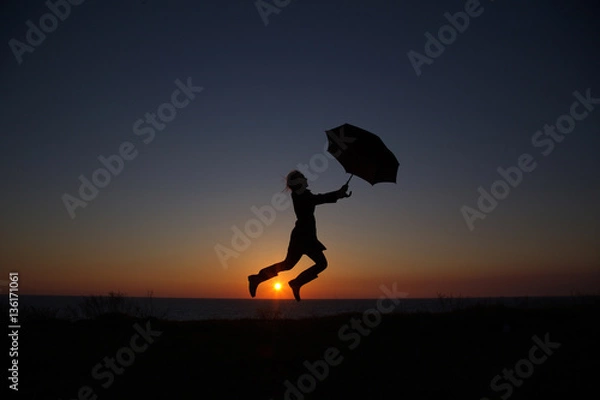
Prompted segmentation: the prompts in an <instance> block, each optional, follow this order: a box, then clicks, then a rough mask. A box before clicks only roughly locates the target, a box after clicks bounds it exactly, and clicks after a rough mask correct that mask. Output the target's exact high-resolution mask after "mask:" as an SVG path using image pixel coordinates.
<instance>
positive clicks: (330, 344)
mask: <svg viewBox="0 0 600 400" xmlns="http://www.w3.org/2000/svg"><path fill="white" fill-rule="evenodd" d="M588 300H589V299H587V300H586V302H585V304H578V303H574V304H573V305H572V306H570V307H560V308H547V309H533V308H529V309H519V308H511V307H506V306H502V305H493V304H492V305H486V304H482V303H480V304H478V305H476V306H469V307H457V309H456V310H454V311H449V312H445V313H430V312H428V313H410V314H388V315H383V316H382V319H381V323H380V324H379V325H377V326H375V327H372V328H369V329H368V331H369V332H368V334H365V335H363V334H359V336H358V337H359V338H360V342H359V343H358V345H357V346H356V347H355V348H354V349H351V348H350V344H351V343H352V340H350V339H348V338H347V337H346V338H344V337H342V336H341V335H340V330H341V328H342V327H345V326H350V324H351V321H352V320H353V319H354V320H360V321H362V318H363V315H362V314H360V313H358V314H357V313H351V314H345V315H337V316H331V317H321V318H306V319H286V318H283V317H282V316H281V315H280V314H270V313H267V314H265V315H264V318H262V319H260V318H259V319H256V318H254V319H245V320H212V321H183V322H182V321H168V320H158V319H152V320H151V322H150V324H151V328H152V329H153V330H157V331H161V332H162V334H161V336H160V337H158V338H156V340H155V342H154V343H152V344H151V345H149V346H148V348H147V349H146V350H145V351H144V352H142V353H140V354H137V355H136V358H135V362H134V363H133V364H132V365H131V366H127V367H126V368H124V372H123V373H122V374H115V381H114V384H113V385H112V386H110V387H109V388H107V389H104V388H102V387H101V386H100V382H101V381H100V380H97V379H94V378H93V377H92V375H91V371H92V369H93V368H94V366H96V365H97V364H98V363H99V362H102V360H104V359H105V357H109V358H110V357H113V358H115V357H116V354H117V353H118V352H119V350H120V349H122V348H124V347H127V346H129V345H130V343H131V338H132V337H133V336H134V335H135V334H136V333H137V332H138V331H137V330H136V329H135V328H134V324H136V323H137V324H139V326H141V327H145V326H146V324H147V323H148V322H147V321H148V320H147V319H145V318H139V317H134V316H131V315H129V316H127V317H125V315H126V314H121V311H123V310H128V308H127V306H122V305H121V304H123V303H122V300H121V299H120V297H119V296H116V297H115V296H113V298H112V299H111V298H110V296H109V298H108V299H102V300H99V299H94V300H88V301H87V302H86V303H85V304H84V306H85V307H84V308H83V309H82V311H87V312H89V314H87V315H88V316H89V317H94V318H88V319H80V320H76V321H69V320H52V319H39V320H37V321H32V322H30V323H28V324H27V325H26V329H23V330H22V338H21V339H22V340H21V343H22V349H21V351H22V352H21V353H20V361H19V362H20V363H22V365H27V373H26V374H23V377H22V381H21V390H20V391H21V394H23V395H24V396H25V397H27V396H29V397H30V398H33V396H37V398H64V399H67V398H69V399H70V398H77V395H76V394H77V391H78V390H79V388H80V387H82V386H83V385H89V386H90V387H92V388H93V389H94V390H95V393H96V394H98V396H99V398H110V399H115V400H118V399H130V398H144V399H165V398H174V399H197V398H210V399H242V398H243V399H265V400H266V399H270V398H273V399H283V398H284V397H283V396H284V392H285V390H286V387H285V386H284V383H285V381H286V380H289V381H290V382H294V384H296V383H297V380H298V378H299V377H301V376H302V375H303V374H307V373H308V372H307V368H306V366H305V365H304V363H305V361H306V362H308V363H315V362H318V361H319V360H323V358H324V354H325V352H326V351H327V350H328V349H331V348H336V349H338V350H339V352H340V353H339V354H340V356H341V357H342V358H343V360H342V362H341V364H340V365H338V366H331V367H329V371H328V376H327V377H326V379H323V380H322V381H321V380H316V385H315V389H314V391H312V392H311V393H310V394H308V395H305V397H304V398H305V399H338V398H361V399H388V398H410V399H434V398H457V399H458V398H477V399H479V398H482V397H489V398H490V399H496V398H499V397H498V396H497V393H495V392H493V391H492V390H491V388H490V381H491V379H492V378H494V376H496V375H497V374H502V371H503V369H504V368H507V369H514V367H515V363H516V362H518V361H519V360H521V359H523V358H526V357H528V355H529V350H530V348H531V346H532V345H533V342H532V337H533V336H534V335H537V336H538V337H540V338H543V337H544V335H545V334H546V333H548V334H549V335H550V338H551V340H552V341H556V342H559V343H561V347H560V348H559V349H558V350H556V351H555V354H554V355H552V356H551V357H548V360H547V361H546V362H544V363H543V364H542V365H538V366H535V371H534V372H533V374H532V375H531V377H530V378H527V379H525V380H524V383H523V384H522V386H520V387H518V388H515V389H514V393H513V394H512V396H511V400H512V399H524V398H583V394H584V393H586V392H587V391H590V390H592V389H594V388H595V381H596V375H597V367H598V364H597V361H595V360H598V359H599V357H600V350H599V348H598V346H597V344H596V343H597V338H598V337H600V328H599V327H598V324H596V321H595V319H596V315H598V311H600V304H599V303H597V302H595V303H594V302H591V303H590V302H589V301H588ZM581 303H583V301H582V302H581ZM106 311H108V314H107V313H106ZM133 311H135V309H134V310H133ZM111 312H117V313H118V314H116V315H121V316H123V317H122V318H107V317H106V316H107V315H109V316H110V315H113V314H110V313H111ZM49 315H51V314H49ZM103 316H104V317H103ZM363 327H365V325H364V324H363ZM353 332H356V331H353ZM494 395H496V397H494ZM291 398H294V397H291Z"/></svg>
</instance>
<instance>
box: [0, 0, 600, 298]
mask: <svg viewBox="0 0 600 400" xmlns="http://www.w3.org/2000/svg"><path fill="white" fill-rule="evenodd" d="M6 3H8V4H6ZM464 5H465V2H464V1H435V2H434V1H431V2H421V1H403V2H399V1H395V2H390V1H356V0H353V1H330V2H323V1H309V0H298V1H292V3H291V4H290V5H289V6H287V7H285V8H283V9H282V10H281V12H280V13H279V14H273V15H271V16H270V17H269V25H268V26H265V25H264V24H263V22H262V20H261V18H260V16H259V13H258V12H257V10H256V8H255V6H254V4H253V2H252V1H250V0H245V1H239V0H237V1H216V0H215V1H201V2H197V1H158V0H148V1H147V2H145V3H144V2H142V1H129V2H120V1H92V0H88V1H86V2H84V3H83V4H82V5H80V6H74V7H72V9H71V14H70V15H69V17H68V18H67V19H66V20H65V21H61V22H60V23H59V26H58V29H56V31H54V32H52V33H49V34H47V37H46V40H45V41H44V42H43V43H42V44H41V45H40V46H39V47H37V48H36V49H35V51H34V52H33V53H31V54H29V53H26V54H24V56H23V63H22V64H21V65H19V64H18V63H17V62H16V60H15V56H14V55H13V53H12V51H11V49H10V47H9V46H8V42H9V40H11V39H12V38H16V39H18V40H21V41H24V36H25V33H26V31H27V26H26V25H25V21H27V20H29V19H31V20H32V21H34V23H35V24H36V25H38V21H39V18H40V16H42V15H43V14H45V13H47V12H48V9H47V7H46V6H45V4H44V2H43V1H39V0H36V1H27V2H17V1H10V2H5V3H4V4H3V5H2V9H3V13H2V15H3V24H2V27H1V28H0V29H1V31H0V32H1V36H2V38H3V40H4V43H5V45H4V47H3V48H4V50H3V52H2V64H1V65H2V74H1V78H0V79H1V80H2V94H1V96H2V104H3V107H2V119H1V122H0V124H1V128H2V147H1V150H0V151H1V154H0V165H1V166H2V171H3V176H4V182H3V184H2V192H3V194H4V196H3V199H2V214H1V215H2V219H3V236H2V242H3V245H2V247H1V248H2V253H3V257H7V258H6V260H5V263H4V262H3V264H6V265H9V264H10V265H17V266H19V267H21V268H24V269H25V268H36V269H35V270H32V271H35V272H32V275H35V274H40V275H39V276H44V277H46V275H47V276H51V275H54V276H60V274H61V272H60V271H63V270H62V269H61V268H64V271H63V273H64V274H76V273H77V272H78V271H88V269H86V268H90V265H92V264H93V265H94V266H95V267H94V268H97V269H96V270H94V271H97V272H96V274H97V275H94V277H91V278H90V280H91V281H94V280H97V279H99V278H98V277H99V276H101V275H102V272H100V271H107V270H110V274H111V275H110V276H111V279H112V278H114V279H116V280H121V281H125V282H127V279H128V278H127V277H125V276H119V275H118V274H119V273H122V271H124V270H127V271H129V272H130V273H131V276H132V277H135V276H138V275H136V274H143V273H144V271H145V270H144V267H143V265H144V264H145V263H147V262H149V261H148V260H151V261H152V262H156V263H157V266H156V267H155V268H156V269H155V270H153V271H154V272H155V274H156V276H157V277H158V276H160V275H161V269H160V268H161V267H160V266H158V264H160V262H163V265H164V263H167V261H168V264H169V267H168V269H166V270H162V271H163V272H162V273H167V272H168V273H173V274H175V275H178V274H181V275H185V276H190V275H189V274H192V273H195V274H197V275H198V276H202V275H203V274H205V273H208V271H210V273H211V274H213V273H214V274H215V276H217V275H218V274H219V273H220V274H223V272H222V270H220V269H219V268H220V266H219V265H218V264H219V260H218V258H217V257H216V255H215V252H214V246H215V244H217V243H222V244H224V245H228V244H229V240H230V237H231V230H230V228H231V226H232V225H236V224H237V225H243V224H244V223H245V221H247V220H248V218H251V217H252V214H251V213H250V211H249V209H250V207H251V206H253V205H256V206H260V205H263V204H267V203H268V202H269V201H270V199H271V196H272V195H273V194H274V193H277V192H278V191H280V190H281V189H282V188H283V180H282V177H283V176H285V174H287V172H289V171H290V170H291V169H293V168H295V166H296V164H298V163H300V162H303V163H306V162H308V161H309V160H310V159H311V157H312V156H313V155H314V154H316V153H318V152H322V151H323V146H324V144H325V134H324V131H325V130H326V129H329V128H333V127H335V126H338V125H340V124H342V123H344V122H349V123H353V124H356V125H358V126H360V127H363V128H365V129H368V130H370V131H372V132H374V133H376V134H378V135H379V136H380V137H381V138H382V139H383V140H384V141H385V143H386V144H387V145H388V147H389V148H390V149H391V150H392V151H393V152H394V153H395V154H396V156H397V157H398V159H399V160H400V164H401V167H400V171H399V174H398V184H397V185H389V184H388V185H378V186H375V187H371V186H370V185H367V184H366V183H364V182H361V181H360V180H358V179H355V180H354V181H353V183H352V188H351V189H352V190H353V191H354V196H353V198H351V199H348V200H347V201H345V202H344V205H340V206H339V207H338V206H335V207H331V208H328V209H326V210H325V209H324V210H323V211H322V214H321V215H322V220H323V222H320V226H322V228H320V232H322V235H323V238H324V239H326V240H324V241H326V242H327V243H326V244H327V245H328V247H329V248H330V253H328V254H332V253H331V252H332V251H334V250H336V247H337V251H348V248H347V247H348V246H350V247H352V248H357V245H358V244H357V243H356V242H353V241H364V243H363V242H361V243H363V246H364V247H365V249H364V250H363V251H360V252H359V251H358V250H356V253H353V254H354V259H355V260H356V263H357V266H356V271H359V270H360V268H361V265H362V268H366V267H365V265H371V264H378V263H379V261H377V260H375V261H373V260H374V259H376V258H377V256H375V254H379V253H382V254H385V260H384V261H382V262H381V263H382V264H385V265H386V266H381V267H379V266H376V265H375V266H369V269H370V270H374V271H376V272H380V275H381V276H385V277H386V279H402V276H403V275H402V274H403V273H404V271H405V270H411V268H417V266H418V268H430V269H431V270H436V271H444V272H445V273H448V274H451V271H452V268H455V267H456V265H478V266H480V267H478V268H481V269H480V270H478V271H479V273H481V274H484V275H485V273H486V271H489V270H490V268H491V267H489V265H488V266H484V264H486V261H485V260H493V264H494V265H496V264H502V263H504V264H503V265H504V266H503V267H498V266H495V267H494V268H499V269H498V271H496V272H498V273H501V271H502V269H503V268H506V264H511V265H514V264H515V263H519V262H522V263H523V264H527V266H528V268H529V267H530V266H532V265H533V266H534V267H536V268H543V266H544V265H548V263H552V262H553V261H552V260H554V262H556V263H557V264H560V265H562V267H561V268H565V271H567V270H568V266H567V265H565V264H567V263H568V260H572V261H573V263H574V264H577V265H578V266H581V267H582V268H583V267H585V268H588V270H587V271H588V272H589V270H590V269H591V270H595V271H598V266H599V265H600V254H599V253H598V250H597V248H598V247H600V246H598V245H599V244H600V243H599V242H598V221H599V216H600V213H599V211H598V210H597V204H598V203H599V201H600V191H599V189H598V188H599V187H600V185H599V183H600V179H599V173H598V172H599V171H600V168H599V167H600V159H599V157H598V152H599V151H600V130H599V129H598V128H599V126H600V105H599V106H598V107H597V108H596V109H595V110H594V111H592V112H590V113H589V115H588V117H587V118H586V119H584V120H583V121H581V122H578V123H577V125H576V128H575V130H574V131H573V133H571V134H570V135H569V136H568V137H567V138H566V139H565V140H564V141H563V142H562V143H559V144H557V146H556V148H555V150H554V152H553V153H552V154H551V155H549V156H547V157H543V156H541V155H540V152H539V149H535V148H534V147H533V146H532V144H531V138H532V135H533V134H534V133H535V131H537V130H538V129H541V128H543V126H544V124H546V123H550V124H554V123H555V121H556V119H557V118H558V117H559V116H560V115H561V114H564V113H567V112H568V111H569V107H570V105H571V104H572V103H573V101H574V100H575V99H574V97H573V95H572V92H574V91H576V90H577V91H580V92H581V93H585V91H586V90H587V89H588V88H590V89H591V93H592V96H593V97H596V98H598V97H600V77H599V74H598V71H600V55H599V54H600V53H599V52H598V49H599V48H600V36H599V35H598V33H599V32H598V13H597V12H596V11H595V8H597V5H596V3H595V2H593V1H578V2H575V3H573V2H567V1H562V2H559V1H552V2H543V3H538V2H536V3H530V2H519V1H495V2H491V1H482V2H481V6H482V7H483V9H484V12H483V13H482V14H481V15H480V16H479V17H477V18H473V19H471V20H470V24H469V27H468V29H467V30H466V31H465V32H464V33H462V34H459V35H458V37H457V39H456V40H455V41H454V43H452V44H451V45H449V46H447V48H446V49H445V51H444V53H443V54H442V55H441V56H440V57H439V58H437V59H435V60H434V62H433V64H432V65H425V66H424V67H423V73H422V75H421V76H420V77H417V76H416V74H415V72H414V70H413V68H412V66H411V64H410V62H409V60H408V57H407V52H409V51H410V50H415V51H418V52H420V53H423V47H424V44H425V40H426V39H425V36H424V34H425V32H431V33H434V34H436V33H437V30H438V29H439V27H441V26H442V25H444V24H446V23H447V21H446V20H445V18H444V16H443V15H444V13H445V12H451V13H455V12H457V11H461V10H463V9H464ZM188 77H191V79H192V82H193V84H194V85H197V86H202V87H203V88H204V90H203V92H202V93H199V94H198V95H197V97H196V98H195V99H194V100H193V101H192V102H191V103H190V105H188V106H187V107H186V108H183V109H181V110H179V111H178V115H177V116H176V118H175V119H174V120H173V121H172V122H170V123H169V124H168V126H167V127H166V129H165V130H163V131H162V132H157V135H156V137H155V140H154V141H152V142H151V143H149V144H147V145H145V144H144V143H143V142H142V140H141V137H138V136H135V135H134V134H133V131H132V125H133V123H134V122H135V121H136V120H138V119H139V118H143V117H144V114H145V113H146V112H156V109H157V107H158V106H159V105H160V104H162V103H164V102H166V101H169V100H170V96H171V93H172V92H173V90H175V89H176V86H175V84H174V81H175V80H176V79H180V80H182V81H186V80H187V78H188ZM125 141H130V142H132V143H134V145H135V146H136V148H137V150H138V151H139V154H138V156H137V158H136V159H134V160H132V161H130V162H127V163H126V164H125V168H124V170H123V173H122V174H120V175H119V176H117V177H115V178H113V181H112V182H111V183H110V185H109V186H108V187H106V188H105V189H102V190H101V192H100V194H99V196H98V197H97V198H96V199H95V200H93V201H92V202H91V203H90V204H89V205H88V207H87V208H85V209H78V210H77V218H76V219H75V220H71V218H70V217H69V215H68V213H67V211H66V210H65V207H64V206H63V204H62V201H61V196H62V195H63V194H64V193H70V194H72V195H76V194H77V189H78V187H79V183H78V176H79V175H80V174H84V175H86V176H87V177H90V176H91V174H92V172H93V171H94V170H95V169H96V168H98V167H100V164H99V162H98V160H97V157H98V156H100V155H104V156H108V155H110V154H113V153H115V152H116V151H117V149H118V147H119V145H120V144H121V143H123V142H125ZM522 153H531V154H532V155H534V156H535V159H536V161H538V167H537V169H536V170H535V171H533V172H532V173H530V174H528V175H526V176H525V177H524V180H523V182H522V184H521V185H520V186H519V187H518V188H516V189H514V190H513V191H512V192H511V194H510V195H509V197H508V198H507V199H505V200H503V201H502V202H501V203H500V205H499V206H498V208H497V209H496V210H495V211H494V212H493V213H492V214H490V216H489V217H487V218H486V219H485V220H483V221H481V220H480V221H477V222H476V223H475V224H476V227H477V228H476V229H475V231H473V232H470V231H469V230H468V228H467V226H466V223H465V221H464V219H463V217H462V215H461V213H460V211H459V210H460V208H461V207H462V206H463V205H468V206H471V207H475V203H476V200H477V196H478V194H477V188H478V187H479V186H483V187H485V188H488V189H489V186H490V185H491V184H492V183H493V182H494V181H495V180H496V179H498V174H497V173H496V168H497V167H499V166H503V167H508V166H511V165H515V163H516V159H517V157H518V156H519V155H520V154H522ZM346 177H347V175H346V174H345V173H344V171H343V169H342V168H341V167H340V166H339V165H337V164H336V163H335V162H333V161H330V166H329V168H328V169H327V170H326V171H325V172H324V173H323V174H322V176H320V177H319V179H317V180H316V181H314V182H312V184H311V187H312V188H313V191H315V192H322V191H328V190H333V189H337V188H338V187H339V186H340V185H341V184H342V183H343V182H344V181H345V179H346ZM282 215H283V217H282V218H279V219H278V220H277V221H276V223H275V224H273V226H272V227H269V228H268V229H267V231H266V233H265V235H264V237H263V238H259V239H257V240H256V241H255V243H254V244H253V251H254V250H256V251H257V252H258V253H256V254H255V253H250V252H248V253H247V254H244V255H243V256H241V257H240V258H239V259H237V260H233V259H232V263H231V264H232V266H234V265H235V266H236V267H237V270H236V272H235V273H233V272H229V273H227V274H229V275H227V278H223V275H218V277H215V278H214V279H215V282H222V281H220V280H219V279H222V280H225V279H230V280H236V282H237V281H239V282H241V285H244V279H245V278H244V276H245V275H246V274H247V273H249V272H251V271H254V270H256V269H257V268H259V267H261V266H262V264H263V263H265V262H271V261H269V260H272V262H275V261H277V258H279V257H280V256H282V255H283V252H284V250H285V247H286V245H287V237H288V234H289V230H290V229H291V226H292V224H293V215H292V213H291V210H288V211H287V212H285V213H283V214H282ZM336 227H338V228H336ZM339 227H343V229H342V231H343V232H342V233H340V229H339ZM346 228H348V229H346ZM336 229H337V230H336ZM350 231H352V232H354V233H352V234H350V233H348V232H350ZM336 236H337V237H340V236H341V237H342V239H340V240H337V239H336ZM365 237H368V238H369V240H365ZM342 243H343V245H342ZM561 246H564V247H561ZM572 246H575V247H572ZM342 247H343V249H342ZM367 247H368V249H367ZM35 249H37V250H35ZM74 249H77V250H76V251H75V250H74ZM259 249H264V251H265V252H266V253H264V254H263V253H260V250H259ZM331 249H333V250H331ZM517 249H518V250H517ZM549 249H553V250H554V252H555V253H551V254H549V253H548V251H549ZM34 250H35V251H34ZM74 253H77V254H74ZM107 254H108V255H107ZM260 254H263V255H264V257H263V258H260V256H259V255H260ZM576 255H578V256H576ZM28 257H29V258H28ZM103 257H105V258H103ZM332 257H334V258H335V256H334V255H333V254H332ZM382 257H383V256H382ZM504 257H506V258H504ZM574 257H575V258H577V257H580V259H574ZM273 258H275V259H273ZM33 260H37V261H35V262H34V261H33ZM44 260H52V261H44ZM444 260H448V262H447V263H445V262H444ZM115 262H117V263H120V264H119V267H118V268H117V267H114V268H116V269H115V270H111V268H113V267H110V266H112V265H114V264H115ZM34 264H35V265H34ZM392 264H393V265H395V267H391V266H389V265H392ZM398 265H402V267H399V266H398ZM133 266H135V267H133ZM127 268H130V269H129V270H128V269H127ZM178 268H180V269H178ZM377 268H381V270H378V269H377ZM403 268H404V269H403ZM473 268H476V267H473ZM486 268H487V269H486ZM515 268H516V267H515ZM532 268H533V267H532ZM51 271H52V273H51ZM191 271H194V272H191ZM215 271H216V272H215ZM44 274H46V275H44ZM186 274H188V275H186ZM357 274H358V273H357ZM84 275H85V274H82V276H84ZM358 275H360V274H358ZM358 275H357V276H358ZM127 276H129V275H127ZM32 279H33V278H32ZM56 279H57V281H56V282H58V280H59V278H56ZM82 279H83V278H82ZM131 279H134V278H131ZM157 279H159V278H157ZM56 282H54V283H51V284H50V286H52V285H54V286H52V287H57V288H58V287H61V286H60V284H59V283H56ZM149 282H152V281H151V280H150V281H149ZM151 284H152V283H148V285H151ZM107 285H108V284H107ZM84 286H86V287H90V288H94V290H96V289H97V290H103V289H104V287H101V288H99V287H95V286H93V285H91V284H89V283H85V285H84ZM156 286H157V287H160V285H159V284H157V285H156ZM107 287H108V286H107ZM124 287H126V288H128V287H131V286H127V285H126V284H125V285H124ZM173 287H176V285H174V286H173ZM524 287H525V289H523V291H527V290H528V289H527V287H526V286H524ZM34 289H35V290H38V291H40V289H39V288H34V287H33V284H32V288H31V290H32V291H34ZM57 290H58V289H57ZM90 290H92V289H90ZM135 290H137V289H136V288H134V289H131V291H135ZM174 290H175V289H173V288H171V287H169V288H165V289H164V291H165V292H167V293H165V294H169V295H172V294H173V291H174ZM41 291H43V290H41ZM189 291H193V290H192V289H189ZM533 292H535V290H533V289H532V290H531V293H533ZM186 293H188V292H186ZM210 293H213V292H210ZM227 293H228V294H230V292H227ZM344 293H345V292H344ZM536 293H537V292H536ZM201 294H202V293H201ZM241 295H243V294H241Z"/></svg>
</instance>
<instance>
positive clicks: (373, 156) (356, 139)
mask: <svg viewBox="0 0 600 400" xmlns="http://www.w3.org/2000/svg"><path fill="white" fill-rule="evenodd" d="M326 133H327V139H328V141H329V145H328V147H327V151H328V152H329V153H331V154H332V155H333V156H334V157H335V158H336V159H337V160H338V161H339V162H340V164H342V167H344V169H345V170H346V172H347V173H349V174H352V176H354V175H356V176H359V177H361V178H363V179H364V180H365V181H367V182H369V183H370V184H371V185H374V184H376V183H379V182H392V183H396V175H397V174H398V166H399V165H400V163H399V162H398V159H396V156H395V155H394V153H392V152H391V151H390V150H389V149H388V148H387V147H386V146H385V144H384V143H383V141H382V140H381V139H380V138H379V136H377V135H375V134H373V133H371V132H369V131H366V130H364V129H362V128H359V127H357V126H354V125H350V124H344V125H341V126H338V127H337V128H333V129H330V130H328V131H326ZM352 176H350V179H352ZM350 179H348V182H350Z"/></svg>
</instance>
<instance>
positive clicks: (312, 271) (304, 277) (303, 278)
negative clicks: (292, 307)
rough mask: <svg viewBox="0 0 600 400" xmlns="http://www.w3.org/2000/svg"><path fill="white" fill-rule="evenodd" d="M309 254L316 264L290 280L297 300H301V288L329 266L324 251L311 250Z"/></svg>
mask: <svg viewBox="0 0 600 400" xmlns="http://www.w3.org/2000/svg"><path fill="white" fill-rule="evenodd" d="M307 255H308V256H309V257H310V258H311V259H312V260H313V261H314V262H315V265H313V266H312V267H310V268H308V269H307V270H305V271H303V272H302V273H300V275H298V276H297V277H296V279H293V280H291V281H290V282H289V285H290V287H291V288H292V292H293V293H294V298H295V299H296V301H300V288H301V287H302V286H303V285H305V284H307V283H308V282H310V281H312V280H314V279H316V278H317V277H318V275H319V274H320V273H321V272H323V271H324V270H325V268H327V259H326V258H325V254H323V252H322V251H315V252H310V253H307Z"/></svg>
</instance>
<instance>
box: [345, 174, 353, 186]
mask: <svg viewBox="0 0 600 400" xmlns="http://www.w3.org/2000/svg"><path fill="white" fill-rule="evenodd" d="M353 176H354V174H352V175H350V178H348V180H347V181H346V185H347V184H348V183H350V179H352V177H353Z"/></svg>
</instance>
